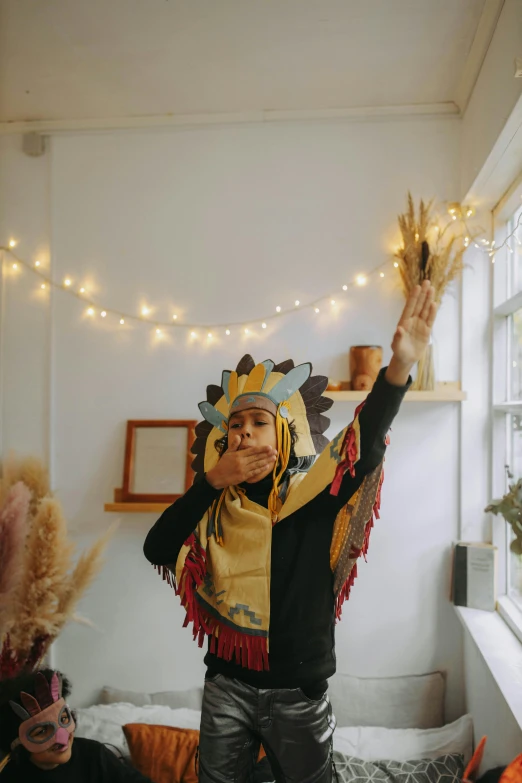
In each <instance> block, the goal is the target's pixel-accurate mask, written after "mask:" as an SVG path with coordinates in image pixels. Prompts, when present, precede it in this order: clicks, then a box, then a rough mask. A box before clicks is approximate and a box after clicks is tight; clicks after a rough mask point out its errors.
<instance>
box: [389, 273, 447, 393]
mask: <svg viewBox="0 0 522 783" xmlns="http://www.w3.org/2000/svg"><path fill="white" fill-rule="evenodd" d="M434 298H435V294H434V290H433V286H432V285H431V283H430V281H429V280H425V281H424V282H423V284H422V286H415V288H414V289H413V290H412V291H411V293H410V295H409V297H408V300H407V302H406V306H405V307H404V311H403V313H402V315H401V317H400V320H399V324H398V326H397V331H396V332H395V334H394V336H393V342H392V346H391V347H392V351H393V356H392V360H391V362H390V366H389V367H388V371H387V373H386V378H387V380H388V381H389V382H390V383H394V384H396V385H401V386H402V385H404V384H405V383H406V382H407V380H408V375H409V372H410V370H411V368H412V367H413V365H414V364H415V363H416V362H418V361H419V359H420V358H421V357H422V354H423V353H424V351H425V350H426V346H427V345H428V343H429V340H430V335H431V329H432V326H433V324H434V322H435V317H436V315H437V309H438V307H437V305H436V303H435V301H434Z"/></svg>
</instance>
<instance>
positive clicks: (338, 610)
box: [335, 470, 384, 621]
mask: <svg viewBox="0 0 522 783" xmlns="http://www.w3.org/2000/svg"><path fill="white" fill-rule="evenodd" d="M383 481H384V470H383V471H382V473H381V478H380V481H379V489H378V490H377V496H376V498H375V503H374V506H373V511H372V515H371V517H370V519H369V520H368V522H367V523H366V527H365V530H364V541H363V545H362V547H361V548H360V549H357V548H356V547H354V546H353V545H352V548H351V550H350V559H351V560H357V559H358V558H359V557H360V556H361V555H362V556H363V557H364V559H365V560H366V555H367V554H368V547H369V546H370V534H371V532H372V529H373V526H374V523H375V520H376V519H380V516H379V511H380V508H381V490H382V484H383ZM356 579H357V563H356V562H355V563H354V564H353V567H352V570H351V571H350V576H349V577H348V579H347V580H346V582H345V583H344V585H343V586H342V587H341V589H340V591H339V594H338V596H337V599H336V601H335V619H336V620H337V621H339V620H340V619H341V615H342V612H343V604H344V602H345V601H347V600H348V599H349V597H350V591H351V589H352V587H353V584H354V582H355V580H356Z"/></svg>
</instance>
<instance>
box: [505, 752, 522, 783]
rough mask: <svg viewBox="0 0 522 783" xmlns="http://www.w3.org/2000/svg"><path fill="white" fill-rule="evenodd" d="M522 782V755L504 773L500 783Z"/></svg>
mask: <svg viewBox="0 0 522 783" xmlns="http://www.w3.org/2000/svg"><path fill="white" fill-rule="evenodd" d="M521 782H522V755H521V756H517V757H516V759H515V760H514V761H512V762H511V764H510V765H509V767H507V768H506V769H505V770H504V772H503V773H502V777H501V778H500V783H521Z"/></svg>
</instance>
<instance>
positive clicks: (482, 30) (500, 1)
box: [455, 0, 505, 114]
mask: <svg viewBox="0 0 522 783" xmlns="http://www.w3.org/2000/svg"><path fill="white" fill-rule="evenodd" d="M504 2H505V0H486V2H485V3H484V8H483V10H482V15H481V17H480V21H479V23H478V25H477V32H476V33H475V38H474V39H473V43H472V44H471V48H470V50H469V54H468V57H467V60H466V64H465V65H464V69H463V71H462V74H461V77H460V79H459V83H458V86H457V91H456V97H455V103H456V104H457V106H458V107H459V109H460V111H461V114H464V112H465V111H466V107H467V105H468V103H469V99H470V98H471V94H472V92H473V90H474V89H475V84H476V83H477V79H478V77H479V73H480V71H481V68H482V65H483V63H484V60H485V58H486V54H487V53H488V49H489V47H490V44H491V41H492V39H493V35H494V33H495V30H496V27H497V24H498V20H499V17H500V14H501V12H502V8H503V7H504Z"/></svg>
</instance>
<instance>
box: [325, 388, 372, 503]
mask: <svg viewBox="0 0 522 783" xmlns="http://www.w3.org/2000/svg"><path fill="white" fill-rule="evenodd" d="M363 407H364V402H361V404H360V405H359V406H358V408H356V410H355V415H354V421H355V419H356V418H357V416H358V415H359V413H360V412H361V411H362V409H363ZM339 453H340V454H341V456H343V455H344V459H343V460H342V461H341V462H340V463H339V464H338V465H337V468H336V470H335V475H334V478H333V481H332V486H331V487H330V495H334V497H337V495H338V494H339V490H340V489H341V484H342V481H343V477H344V474H345V473H346V471H349V472H350V476H351V477H352V478H354V476H355V463H356V462H357V439H356V436H355V430H354V427H353V423H352V424H350V426H349V427H348V429H347V431H346V435H345V436H344V440H343V444H342V446H341V451H340V452H339Z"/></svg>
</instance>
